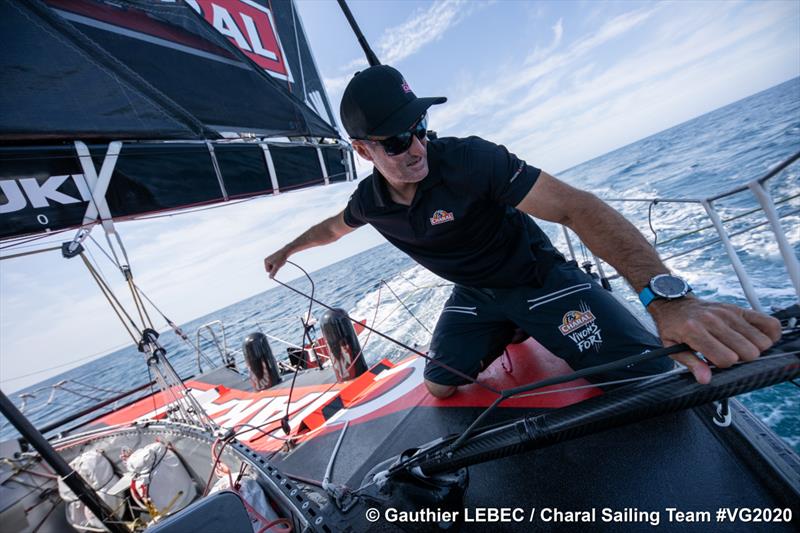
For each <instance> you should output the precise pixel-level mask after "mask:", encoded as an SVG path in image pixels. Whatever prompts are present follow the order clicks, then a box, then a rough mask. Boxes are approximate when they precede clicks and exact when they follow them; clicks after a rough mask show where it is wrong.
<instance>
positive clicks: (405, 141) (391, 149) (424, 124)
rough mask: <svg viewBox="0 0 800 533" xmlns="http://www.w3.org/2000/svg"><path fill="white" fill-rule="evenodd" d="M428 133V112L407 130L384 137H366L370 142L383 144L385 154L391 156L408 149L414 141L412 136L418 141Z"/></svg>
mask: <svg viewBox="0 0 800 533" xmlns="http://www.w3.org/2000/svg"><path fill="white" fill-rule="evenodd" d="M427 134H428V114H427V113H426V114H424V115H422V116H421V117H420V119H419V120H418V121H417V122H416V123H415V124H414V125H413V126H411V129H409V130H408V131H404V132H403V133H399V134H397V135H393V136H391V137H388V138H386V139H367V140H369V141H370V142H374V143H378V144H380V145H381V146H383V150H384V151H385V152H386V155H388V156H393V155H400V154H403V153H405V152H407V151H408V149H409V148H411V144H412V143H413V142H414V137H416V138H417V139H419V140H420V141H421V140H423V139H424V138H425V136H426V135H427Z"/></svg>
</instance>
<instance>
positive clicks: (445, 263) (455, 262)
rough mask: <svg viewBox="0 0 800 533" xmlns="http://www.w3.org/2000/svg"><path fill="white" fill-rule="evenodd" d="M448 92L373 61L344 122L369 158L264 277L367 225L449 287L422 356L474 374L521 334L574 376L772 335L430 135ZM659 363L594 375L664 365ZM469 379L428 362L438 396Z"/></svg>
mask: <svg viewBox="0 0 800 533" xmlns="http://www.w3.org/2000/svg"><path fill="white" fill-rule="evenodd" d="M445 101H446V99H445V98H442V97H439V98H417V97H416V96H415V95H414V93H413V91H412V90H411V88H410V87H409V85H408V83H406V81H405V80H404V79H403V77H402V75H401V74H400V73H399V72H398V71H396V70H395V69H393V68H391V67H389V66H386V65H380V66H374V67H370V68H368V69H366V70H364V71H362V72H360V73H358V74H356V76H355V77H354V78H353V79H352V80H351V81H350V83H349V85H348V86H347V89H346V90H345V93H344V96H343V98H342V104H341V110H340V111H341V117H342V123H343V124H344V126H345V128H346V129H347V132H348V133H349V134H350V136H351V138H352V143H353V148H354V149H355V150H356V151H357V152H358V154H359V155H360V156H361V157H363V158H364V159H367V160H368V161H371V162H372V163H373V164H374V166H375V169H374V172H373V174H372V175H371V176H370V177H368V178H367V179H365V180H363V181H362V182H361V183H360V184H359V186H358V189H357V190H356V192H355V193H354V194H353V195H352V197H351V198H350V201H349V203H348V205H347V207H346V208H345V209H344V211H342V212H341V213H339V214H338V215H336V216H333V217H331V218H329V219H327V220H324V221H323V222H321V223H319V224H317V225H316V226H313V227H312V228H310V229H309V230H308V231H306V232H305V233H303V234H302V235H301V236H300V237H298V238H297V239H295V240H294V241H292V242H291V243H289V244H288V245H286V246H285V247H283V248H282V249H281V250H279V251H277V252H275V253H274V254H272V255H270V256H269V257H267V258H266V259H265V260H264V263H265V267H266V270H267V272H268V273H269V275H270V277H274V276H275V273H276V272H277V271H278V270H279V269H280V268H281V267H282V266H283V265H284V264H285V262H286V260H287V258H288V257H289V256H290V255H291V254H293V253H296V252H298V251H300V250H304V249H307V248H310V247H313V246H320V245H323V244H328V243H330V242H333V241H335V240H337V239H339V238H340V237H342V236H343V235H345V234H347V233H350V232H351V231H353V230H354V229H356V228H357V227H359V226H361V225H363V224H366V223H369V224H372V225H373V226H374V227H375V228H376V229H377V230H378V231H379V232H380V233H381V234H382V235H383V236H384V237H386V239H387V240H388V241H389V242H391V243H392V244H394V245H395V246H396V247H398V248H400V249H401V250H402V251H404V252H405V253H407V254H408V255H410V256H411V257H412V258H413V259H415V260H416V261H417V262H418V263H420V264H421V265H423V266H424V267H426V268H428V269H429V270H431V271H432V272H434V273H436V274H438V275H439V276H441V277H443V278H445V279H448V280H450V281H452V282H453V283H454V284H455V286H454V289H453V292H452V294H451V295H450V298H449V300H448V301H447V303H446V304H445V306H444V309H443V310H442V313H441V315H440V317H439V321H438V323H437V325H436V329H435V331H434V333H433V338H432V340H431V346H430V351H429V356H431V357H433V358H434V359H436V360H437V361H441V362H443V363H445V364H446V365H448V366H449V367H452V368H455V369H457V370H458V371H460V372H461V373H463V374H466V375H469V376H471V377H473V378H474V377H475V376H477V375H478V373H479V372H480V371H481V370H483V369H484V368H486V366H487V365H488V364H489V363H490V362H491V361H492V360H493V359H494V358H496V357H497V356H499V355H500V354H501V353H502V350H503V349H504V347H505V346H506V345H507V344H508V343H509V341H510V340H511V339H512V337H513V334H514V331H515V329H516V327H519V328H521V329H523V330H524V331H525V332H527V333H528V334H529V335H531V336H532V337H534V338H535V339H536V340H538V341H539V342H540V343H541V344H543V345H544V346H545V347H546V348H548V349H549V350H550V351H551V352H553V353H554V354H556V355H558V356H559V357H561V358H563V359H564V360H566V361H567V362H568V363H569V364H570V365H571V366H572V367H573V368H574V369H581V368H586V367H590V366H595V365H598V364H602V363H607V362H610V361H613V360H616V359H620V358H622V357H626V356H629V355H633V354H636V353H640V352H642V351H644V350H647V349H653V348H656V347H660V346H661V342H663V344H664V345H667V346H669V345H673V344H677V343H681V342H685V343H687V344H688V345H689V346H690V347H691V348H692V349H694V350H696V351H698V352H701V353H702V354H703V355H704V356H705V358H706V359H707V360H708V361H710V362H711V363H713V364H715V365H717V366H719V367H723V368H725V367H729V366H731V365H732V364H734V363H736V362H738V361H750V360H753V359H755V358H757V357H758V356H759V354H760V353H761V352H762V351H764V350H766V349H767V348H769V347H770V346H771V345H772V344H773V343H774V342H775V341H777V340H778V338H779V337H780V323H779V322H778V321H777V320H775V319H774V318H771V317H769V316H766V315H763V314H761V313H757V312H755V311H750V310H747V309H742V308H739V307H737V306H733V305H727V304H715V303H711V302H706V301H703V300H701V299H699V298H696V297H694V296H693V295H692V294H691V292H690V291H691V289H690V288H689V286H688V284H686V282H685V281H683V280H682V279H681V278H678V277H676V276H672V275H670V274H669V270H668V269H667V268H666V267H665V266H664V264H663V263H662V262H661V260H660V259H659V257H658V255H657V254H656V252H655V251H654V250H653V248H652V247H651V246H650V244H649V243H648V242H647V241H646V240H645V239H644V237H643V236H642V235H641V233H639V231H638V230H637V229H636V228H635V227H634V226H633V225H631V224H630V223H629V222H628V221H626V220H625V219H624V218H623V217H622V216H621V215H620V214H619V213H618V212H616V211H615V210H613V209H612V208H611V207H609V206H608V205H606V204H605V203H603V202H602V201H601V200H599V199H598V198H596V197H595V196H593V195H592V194H590V193H588V192H585V191H582V190H579V189H575V188H573V187H571V186H569V185H567V184H565V183H563V182H561V181H559V180H557V179H556V178H554V177H552V176H550V175H549V174H547V173H545V172H542V171H540V170H539V169H537V168H534V167H532V166H530V165H528V164H526V163H525V162H524V161H521V160H520V159H518V158H517V157H516V156H515V155H514V154H511V153H509V152H508V151H507V150H506V149H505V148H504V147H502V146H497V145H495V144H492V143H490V142H488V141H485V140H483V139H480V138H477V137H470V138H467V139H457V138H443V139H439V140H434V141H431V140H427V138H426V134H427V123H426V112H427V109H428V108H429V107H430V106H431V105H435V104H441V103H444V102H445ZM528 215H532V216H534V217H537V218H540V219H543V220H548V221H551V222H558V223H560V224H563V225H565V226H567V227H569V228H570V229H572V230H573V231H574V232H575V233H576V234H577V235H578V237H580V238H581V240H582V241H583V242H584V243H585V244H586V246H588V247H589V249H591V250H592V251H593V252H594V253H595V254H596V255H597V256H599V257H600V258H602V259H604V260H605V261H607V262H608V263H609V264H611V265H612V266H613V267H614V268H616V270H617V271H618V272H619V273H620V274H621V275H622V276H624V278H625V279H626V280H627V281H628V282H629V283H630V284H631V286H632V287H633V288H634V289H635V290H636V291H637V292H639V293H640V298H641V299H642V302H643V304H645V306H646V308H647V310H648V311H649V312H650V313H651V314H652V316H653V319H654V321H655V323H656V325H657V327H658V331H659V334H660V337H661V342H659V339H658V338H656V337H654V336H653V335H652V334H650V333H649V332H648V331H647V330H646V329H645V328H644V327H643V326H642V325H641V324H640V323H639V322H638V321H637V320H636V319H635V318H634V317H633V316H632V315H631V314H630V313H629V312H628V310H627V309H626V308H625V307H624V306H622V305H621V304H620V303H619V302H618V301H617V300H616V299H615V298H614V297H613V296H612V295H611V294H609V293H608V292H607V291H606V290H604V289H603V288H601V287H600V286H599V285H598V284H597V283H596V282H595V281H594V280H593V279H592V278H591V277H590V276H588V275H587V274H585V273H584V272H582V271H581V270H580V269H579V268H578V267H577V265H575V263H574V262H567V261H565V259H564V257H563V256H562V255H561V254H560V253H558V252H557V251H556V250H555V249H554V248H553V246H552V244H551V243H550V241H549V239H548V238H547V236H546V235H545V234H544V233H543V232H542V231H541V229H539V227H538V226H537V225H536V224H535V223H534V222H533V219H531V217H529V216H528ZM673 359H675V360H677V361H679V362H681V363H683V364H684V365H686V366H687V367H688V368H689V370H690V371H691V372H692V374H693V375H694V377H695V379H697V381H698V382H700V383H708V382H709V380H710V379H711V373H710V370H709V367H708V365H707V364H706V362H704V361H702V360H701V359H700V358H698V357H696V356H695V355H694V354H693V353H691V352H684V353H680V354H677V355H674V356H673ZM671 366H672V362H671V361H669V360H667V359H661V360H654V361H649V362H647V363H639V364H637V365H634V366H632V367H629V368H625V369H622V370H620V371H618V372H614V373H609V374H605V375H602V376H598V378H599V379H615V378H623V377H630V376H635V375H644V374H651V373H657V372H661V371H664V370H668V369H669V368H670V367H671ZM465 383H468V381H467V380H466V379H464V377H463V376H459V375H457V374H455V373H453V372H451V371H449V370H448V369H447V368H444V367H442V366H439V365H436V364H430V363H429V364H428V365H427V366H426V369H425V384H426V385H427V387H428V390H429V391H430V392H431V393H432V394H433V395H434V396H437V397H440V398H445V397H447V396H450V395H451V394H453V393H454V392H455V391H456V389H457V387H458V386H459V385H462V384H465Z"/></svg>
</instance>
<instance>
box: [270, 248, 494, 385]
mask: <svg viewBox="0 0 800 533" xmlns="http://www.w3.org/2000/svg"><path fill="white" fill-rule="evenodd" d="M287 262H288V261H287ZM293 264H294V263H293ZM273 280H274V281H275V282H276V283H278V284H279V285H281V286H283V287H286V288H287V289H289V290H291V291H293V292H295V293H297V294H299V295H300V296H304V297H306V298H309V299H310V301H311V302H313V303H316V304H317V305H321V306H322V307H324V308H326V309H328V310H331V311H333V310H334V308H333V307H331V306H330V305H328V304H326V303H323V302H321V301H319V300H317V299H315V298H314V297H313V296H309V295H308V294H305V293H304V292H303V291H301V290H299V289H295V288H294V287H292V286H291V285H287V284H286V283H283V282H282V281H280V280H278V279H276V278H273ZM347 318H348V320H350V321H351V322H353V323H357V322H358V321H357V320H356V319H354V318H353V317H351V316H349V315H347ZM362 325H363V324H362ZM363 327H364V328H365V329H369V330H370V331H372V332H374V333H375V334H376V335H378V336H380V337H382V338H384V339H386V340H388V341H391V342H393V343H394V344H396V345H398V346H400V347H401V348H403V349H405V350H408V351H409V352H411V353H414V354H416V355H418V356H420V357H422V358H423V359H425V360H426V361H428V362H430V363H432V364H435V365H437V366H440V367H442V368H444V369H445V370H447V371H448V372H452V373H453V374H455V375H457V376H458V377H460V378H462V379H465V380H467V381H469V382H470V383H474V384H475V385H478V386H479V387H482V388H484V389H486V390H488V391H490V392H493V393H495V394H497V395H500V394H501V392H500V391H499V390H497V389H495V388H494V387H492V386H491V385H488V384H486V383H483V382H482V381H480V380H478V379H476V378H473V377H472V376H469V375H467V374H465V373H464V372H461V371H460V370H457V369H455V368H453V367H451V366H450V365H447V364H445V363H442V362H441V361H438V360H436V359H434V358H433V357H430V356H429V355H427V354H425V353H422V352H420V351H419V350H417V349H415V348H412V347H411V346H408V345H407V344H404V343H402V342H400V341H398V340H397V339H394V338H392V337H390V336H389V335H386V334H385V333H382V332H380V331H378V330H377V329H375V328H372V327H370V326H367V325H363Z"/></svg>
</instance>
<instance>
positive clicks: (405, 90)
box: [403, 80, 411, 93]
mask: <svg viewBox="0 0 800 533" xmlns="http://www.w3.org/2000/svg"><path fill="white" fill-rule="evenodd" d="M403 92H404V93H410V92H411V87H409V86H408V82H407V81H406V80H403Z"/></svg>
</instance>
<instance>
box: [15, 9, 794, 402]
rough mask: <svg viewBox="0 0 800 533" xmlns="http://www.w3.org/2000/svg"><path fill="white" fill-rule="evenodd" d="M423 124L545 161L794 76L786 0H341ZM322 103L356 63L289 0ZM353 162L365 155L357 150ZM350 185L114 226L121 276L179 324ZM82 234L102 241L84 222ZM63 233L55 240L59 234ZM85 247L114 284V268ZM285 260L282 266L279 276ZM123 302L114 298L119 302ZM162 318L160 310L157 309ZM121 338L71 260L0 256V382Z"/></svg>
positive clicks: (324, 12)
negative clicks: (425, 105)
mask: <svg viewBox="0 0 800 533" xmlns="http://www.w3.org/2000/svg"><path fill="white" fill-rule="evenodd" d="M348 4H349V5H350V8H351V10H352V12H353V14H354V16H355V18H356V20H357V21H358V22H359V24H360V26H361V28H362V30H363V32H364V34H365V36H366V37H367V39H368V41H369V42H370V43H371V44H372V46H373V49H374V50H375V52H376V53H377V55H378V57H379V58H380V59H381V61H382V62H383V63H385V64H391V65H392V66H394V67H396V68H398V69H399V70H400V71H401V72H402V73H403V74H404V76H405V78H406V80H407V81H408V83H409V84H410V86H411V88H412V89H413V90H414V92H415V93H416V94H417V95H418V96H446V97H448V102H447V103H446V104H444V105H441V106H435V107H434V108H432V109H431V112H430V115H429V116H430V120H429V127H430V128H431V129H433V130H436V131H437V132H438V133H439V135H440V136H446V135H454V136H467V135H480V136H482V137H485V138H487V139H489V140H491V141H493V142H496V143H500V144H505V145H506V146H508V147H509V149H510V150H511V151H512V152H514V153H516V154H518V155H519V156H520V157H522V158H524V159H525V160H526V161H528V162H529V163H531V164H533V165H535V166H538V167H540V168H543V169H544V170H546V171H548V172H550V173H553V174H556V175H558V172H559V171H561V170H566V169H568V168H570V167H572V166H575V165H577V164H579V163H581V162H583V161H586V160H589V159H591V158H593V157H596V156H599V155H602V154H605V153H607V152H609V151H612V150H614V149H616V148H620V147H622V146H625V145H627V144H629V143H631V142H634V141H636V140H638V139H641V138H643V137H646V136H648V135H652V134H654V133H657V132H659V131H662V130H664V129H667V128H669V127H671V126H674V125H676V124H679V123H682V122H684V121H686V120H688V119H690V118H693V117H696V116H699V115H702V114H704V113H706V112H709V111H712V110H714V109H717V108H719V107H722V106H724V105H726V104H729V103H731V102H735V101H737V100H739V99H741V98H743V97H745V96H748V95H750V94H754V93H756V92H759V91H761V90H764V89H767V88H769V87H772V86H774V85H777V84H779V83H781V82H783V81H786V80H788V79H791V78H794V77H797V76H798V75H800V2H797V1H786V2H782V1H778V2H770V1H759V2H737V1H704V2H691V1H680V2H663V3H654V2H630V1H625V2H601V1H586V2H583V1H575V2H569V1H553V2H547V1H545V2H526V1H511V0H497V1H459V0H443V1H438V2H421V1H409V0H403V1H384V0H369V1H355V0H350V1H349V2H348ZM297 7H298V11H299V14H300V16H301V18H302V20H303V24H304V27H305V30H306V33H307V35H308V38H309V40H310V43H311V46H312V49H313V50H314V54H315V57H316V62H317V65H318V66H319V68H320V70H321V75H322V77H323V80H324V82H325V85H326V88H327V90H328V94H329V97H330V100H331V103H332V105H333V108H334V110H338V108H339V101H340V99H341V94H342V92H343V90H344V87H345V86H346V84H347V81H348V80H349V78H350V77H351V76H352V74H353V73H354V72H355V71H357V70H360V69H362V68H364V67H365V66H366V61H365V60H364V56H363V53H362V52H361V50H360V48H359V46H358V43H357V41H356V39H355V37H354V36H353V34H352V32H351V30H350V28H349V26H348V24H347V22H346V20H345V18H344V16H343V15H342V14H341V12H340V11H339V8H338V5H337V4H336V2H334V1H332V0H331V1H328V0H297ZM358 169H359V174H360V175H362V176H363V175H365V174H367V173H368V172H369V170H370V168H369V167H368V166H367V165H366V164H364V163H363V162H359V164H358ZM354 187H355V184H354V183H343V184H336V185H331V186H329V187H325V188H317V189H312V190H305V191H297V192H292V193H285V194H280V195H278V196H274V197H272V196H271V197H267V198H260V199H254V200H250V201H247V202H243V203H240V204H237V205H231V206H226V207H223V208H221V209H212V210H208V211H203V212H199V213H194V214H190V215H180V216H174V217H167V218H159V219H153V220H147V221H133V222H125V223H121V224H118V225H117V230H118V232H119V234H120V235H121V237H122V239H123V242H124V244H125V247H126V250H127V252H128V256H129V257H130V258H131V267H132V270H133V272H134V275H135V276H136V282H137V284H138V285H139V286H140V287H141V288H142V289H143V290H144V292H145V293H146V294H147V295H148V296H149V297H150V298H151V299H153V300H154V301H155V302H156V304H157V305H158V306H159V308H161V309H162V310H163V311H165V313H166V314H167V315H168V316H169V317H170V318H172V319H173V320H174V321H175V322H177V323H179V324H181V323H185V322H188V321H190V320H192V319H194V318H197V317H200V316H203V315H205V314H208V313H210V312H213V311H214V310H216V309H219V308H221V307H224V306H227V305H229V304H232V303H234V302H237V301H239V300H242V299H244V298H247V297H249V296H252V295H254V294H257V293H260V292H263V291H265V290H268V289H270V288H273V287H275V286H276V284H275V283H274V282H272V281H270V280H269V279H268V278H267V276H266V275H265V273H264V270H263V258H264V257H265V256H266V255H268V254H269V253H271V252H273V251H274V250H276V249H278V248H280V247H281V246H283V245H284V244H285V243H286V242H288V241H289V240H291V239H292V238H294V237H296V236H297V235H298V234H300V233H301V232H302V231H303V230H304V229H306V228H307V227H309V226H311V225H312V224H314V223H315V222H317V221H319V220H322V219H323V218H326V217H329V216H332V215H333V214H335V213H337V212H339V211H341V209H342V208H343V207H344V205H345V204H346V202H347V199H348V197H349V195H350V194H351V193H352V191H353V189H354ZM92 236H93V237H94V238H95V239H97V241H98V242H101V243H104V242H105V238H104V236H103V234H102V231H101V230H100V229H95V230H94V232H93V233H92ZM61 240H64V239H56V240H54V241H53V242H54V243H59V242H60V241H61ZM383 242H385V241H384V240H383V239H382V237H381V236H380V235H378V234H377V232H375V231H374V230H373V229H371V228H369V227H365V228H361V229H359V230H358V231H356V232H353V233H351V234H349V235H348V236H346V237H344V238H343V239H342V240H341V241H339V242H337V243H336V244H333V245H329V246H326V247H324V248H319V249H314V250H308V251H305V252H302V253H300V254H297V255H296V256H294V257H293V258H292V259H293V260H295V261H297V262H298V263H300V264H301V265H303V266H304V268H306V269H307V270H309V271H313V270H316V269H319V268H321V267H323V266H326V265H328V264H331V263H334V262H336V261H339V260H341V259H344V258H346V257H349V256H351V255H353V254H355V253H358V252H360V251H363V250H365V249H368V248H370V247H373V246H376V245H378V244H381V243H383ZM87 247H88V250H89V253H90V255H91V256H93V257H94V258H95V260H96V262H97V263H98V264H99V265H100V266H101V267H102V270H103V274H104V276H105V277H106V279H108V280H109V281H110V282H111V283H112V286H113V288H114V290H115V292H116V293H117V294H118V295H120V296H124V295H125V291H126V289H125V286H124V284H123V280H122V278H121V276H120V275H119V273H118V272H115V270H114V269H113V268H112V265H111V263H109V262H108V261H107V260H105V258H104V257H103V255H102V253H101V252H100V251H99V249H98V248H97V246H96V245H95V244H94V243H92V242H91V241H90V242H89V244H88V245H87ZM296 275H297V273H294V272H290V270H289V267H286V269H285V270H284V271H282V272H281V273H280V274H279V277H280V278H282V279H290V278H292V277H295V276H296ZM124 301H126V302H129V301H130V300H129V298H127V299H124ZM157 325H158V326H162V325H163V322H161V323H158V324H157ZM129 343H130V339H129V338H126V333H125V331H124V330H123V328H122V326H121V325H120V324H119V322H118V321H117V319H116V317H115V316H114V315H113V313H112V312H111V311H110V309H109V308H108V304H107V303H106V301H105V299H104V298H103V297H102V296H101V295H100V294H99V291H98V290H97V287H96V286H95V285H94V282H93V281H92V279H91V278H90V277H89V274H88V273H87V272H86V270H85V268H84V267H83V264H82V263H81V262H79V260H78V259H73V260H64V259H62V258H61V257H60V255H59V254H58V252H49V253H45V254H40V255H36V256H28V257H25V258H20V259H12V260H6V261H2V262H0V387H2V389H3V390H4V391H5V392H12V391H14V390H16V389H19V388H22V387H25V386H28V385H31V384H34V383H36V382H38V381H40V380H42V379H45V378H47V377H49V376H50V375H55V374H57V373H60V372H62V371H64V370H67V369H69V368H71V367H74V366H78V365H79V364H83V363H85V362H86V361H87V360H90V359H91V358H92V357H98V356H101V355H103V354H105V353H108V352H110V351H113V350H114V349H117V348H120V347H123V346H125V345H127V344H129Z"/></svg>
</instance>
